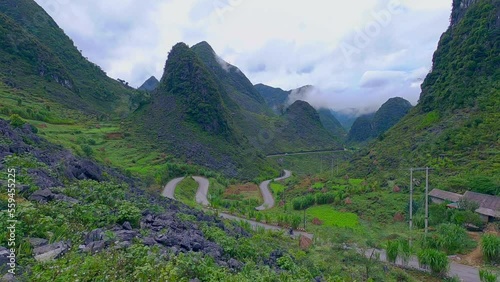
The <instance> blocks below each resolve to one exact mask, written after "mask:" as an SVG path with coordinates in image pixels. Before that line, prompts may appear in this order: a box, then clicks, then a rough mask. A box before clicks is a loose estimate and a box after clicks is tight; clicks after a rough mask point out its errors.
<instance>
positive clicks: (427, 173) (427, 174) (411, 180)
mask: <svg viewBox="0 0 500 282" xmlns="http://www.w3.org/2000/svg"><path fill="white" fill-rule="evenodd" d="M430 169H431V168H429V167H418V168H410V246H411V240H412V238H411V231H412V229H413V172H414V171H419V170H425V235H426V236H427V232H428V230H429V170H430Z"/></svg>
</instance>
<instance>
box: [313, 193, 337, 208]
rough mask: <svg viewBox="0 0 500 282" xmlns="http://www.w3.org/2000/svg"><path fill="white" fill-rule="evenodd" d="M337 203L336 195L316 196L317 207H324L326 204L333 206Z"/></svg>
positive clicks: (321, 194) (319, 194)
mask: <svg viewBox="0 0 500 282" xmlns="http://www.w3.org/2000/svg"><path fill="white" fill-rule="evenodd" d="M334 201H335V194H334V193H324V194H323V193H318V194H316V204H317V205H324V204H331V203H333V202H334Z"/></svg>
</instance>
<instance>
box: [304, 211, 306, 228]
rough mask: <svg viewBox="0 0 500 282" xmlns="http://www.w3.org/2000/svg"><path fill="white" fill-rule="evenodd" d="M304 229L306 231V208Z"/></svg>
mask: <svg viewBox="0 0 500 282" xmlns="http://www.w3.org/2000/svg"><path fill="white" fill-rule="evenodd" d="M304 231H306V209H304Z"/></svg>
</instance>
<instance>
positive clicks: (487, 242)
mask: <svg viewBox="0 0 500 282" xmlns="http://www.w3.org/2000/svg"><path fill="white" fill-rule="evenodd" d="M481 251H482V252H483V256H484V258H485V260H486V261H488V262H491V263H498V262H499V261H500V237H498V236H495V235H494V234H486V235H484V236H483V237H482V238H481Z"/></svg>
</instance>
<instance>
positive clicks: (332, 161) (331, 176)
mask: <svg viewBox="0 0 500 282" xmlns="http://www.w3.org/2000/svg"><path fill="white" fill-rule="evenodd" d="M330 177H331V178H332V179H333V156H332V173H331V176H330Z"/></svg>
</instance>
